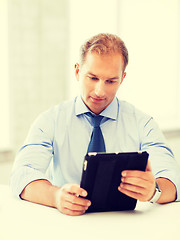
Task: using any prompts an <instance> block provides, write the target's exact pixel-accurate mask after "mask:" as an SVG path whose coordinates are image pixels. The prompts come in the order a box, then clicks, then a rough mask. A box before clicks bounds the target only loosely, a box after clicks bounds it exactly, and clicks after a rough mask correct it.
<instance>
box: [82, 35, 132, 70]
mask: <svg viewBox="0 0 180 240" xmlns="http://www.w3.org/2000/svg"><path fill="white" fill-rule="evenodd" d="M88 53H96V54H99V55H109V54H113V53H119V54H121V55H122V57H123V62H124V68H123V72H124V71H125V68H126V66H127V64H128V60H129V57H128V50H127V48H126V46H125V44H124V42H123V41H122V39H120V37H118V36H117V35H114V34H109V33H100V34H98V35H95V36H93V37H91V38H90V39H89V40H87V41H86V42H85V43H84V44H83V45H82V46H81V49H80V63H81V64H83V63H84V62H85V60H86V56H87V54H88Z"/></svg>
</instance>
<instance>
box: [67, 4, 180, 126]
mask: <svg viewBox="0 0 180 240" xmlns="http://www.w3.org/2000/svg"><path fill="white" fill-rule="evenodd" d="M179 16H180V4H179V1H178V0H173V1H172V0H166V1H162V0H152V1H149V0H136V1H134V0H117V1H115V0H114V1H108V0H107V1H103V0H99V1H96V0H92V1H90V2H89V5H87V1H83V0H76V1H73V0H71V1H70V43H69V44H70V66H69V67H70V76H69V78H70V81H69V83H70V90H69V96H70V97H72V96H74V95H76V94H77V89H78V88H77V86H76V80H75V77H74V72H73V64H74V63H75V62H76V61H77V59H76V57H77V56H78V50H79V47H80V45H79V44H82V42H83V41H85V40H86V38H87V37H89V36H92V35H94V34H96V33H99V32H111V33H115V34H118V35H119V36H120V37H121V38H122V39H123V40H124V42H125V43H126V45H127V48H128V50H129V55H130V62H129V65H128V68H127V77H126V78H125V79H124V82H123V84H122V86H121V87H120V89H119V92H118V97H119V98H120V99H124V100H127V101H129V102H131V103H133V104H134V105H135V106H137V107H138V108H139V109H141V110H142V111H144V112H146V113H148V114H150V115H152V116H153V117H154V118H155V120H156V121H157V122H158V123H159V125H160V127H161V129H163V130H173V129H177V128H180V94H179V92H180V70H179V69H180V57H179V56H180V47H179V42H180V17H179Z"/></svg>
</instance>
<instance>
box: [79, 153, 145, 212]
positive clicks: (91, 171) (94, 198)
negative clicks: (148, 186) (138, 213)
mask: <svg viewBox="0 0 180 240" xmlns="http://www.w3.org/2000/svg"><path fill="white" fill-rule="evenodd" d="M147 160H148V153H147V152H124V153H88V154H87V155H86V156H85V158H84V164H83V171H82V177H81V183H80V186H81V187H82V188H84V189H85V190H86V191H87V192H88V195H87V197H86V198H87V199H89V200H90V201H91V206H90V207H89V208H88V210H87V211H86V212H105V211H123V210H134V209H135V207H136V203H137V200H136V199H134V198H131V197H128V196H127V195H125V194H123V193H121V192H120V191H119V190H118V186H119V185H120V183H121V172H122V171H123V170H141V171H145V169H146V165H147Z"/></svg>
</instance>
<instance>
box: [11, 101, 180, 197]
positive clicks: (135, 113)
mask: <svg viewBox="0 0 180 240" xmlns="http://www.w3.org/2000/svg"><path fill="white" fill-rule="evenodd" d="M86 112H89V109H88V108H87V107H86V105H85V104H84V102H83V101H82V99H81V97H76V98H75V99H74V100H72V101H68V102H64V103H61V104H59V105H57V106H55V107H54V108H52V109H50V110H48V111H46V112H44V113H42V114H41V115H40V116H39V117H38V119H37V120H36V121H35V122H34V124H33V125H32V127H31V129H30V131H29V134H28V136H27V139H26V141H25V143H24V145H23V146H22V148H21V149H20V150H19V152H18V153H17V156H16V160H15V164H14V169H13V172H12V175H11V181H10V183H11V188H12V190H13V193H14V194H15V196H17V197H19V195H20V193H21V192H22V190H23V189H24V187H25V186H26V185H27V184H28V183H30V182H32V181H34V180H37V179H47V180H49V181H50V182H51V183H52V184H54V185H56V186H62V185H64V184H66V183H78V184H79V183H80V179H81V173H82V166H83V160H84V156H85V154H86V152H87V148H88V144H89V141H90V137H91V133H92V128H93V127H92V123H91V119H90V117H88V116H87V115H86V114H84V113H86ZM100 115H102V116H104V118H103V120H102V122H101V130H102V133H103V136H104V141H105V145H106V152H136V151H147V152H148V153H149V159H150V163H151V167H152V171H153V174H154V176H155V177H156V178H158V177H164V178H167V179H169V180H171V181H172V182H173V183H174V184H175V186H176V188H177V200H180V194H179V193H180V170H179V167H178V164H177V162H176V161H175V159H174V156H173V153H172V151H171V150H170V148H169V147H168V145H167V144H166V141H165V138H164V136H163V134H162V132H161V131H160V129H159V128H158V126H157V124H156V123H155V121H154V120H153V118H152V117H150V116H148V115H146V114H144V113H142V112H141V111H139V110H137V109H136V108H135V107H134V106H133V105H131V104H129V103H127V102H124V101H119V100H118V99H117V98H116V97H115V98H114V100H113V101H112V103H111V104H110V105H109V106H108V107H107V108H106V109H105V110H104V111H103V112H101V114H100Z"/></svg>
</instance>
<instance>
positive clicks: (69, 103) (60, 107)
mask: <svg viewBox="0 0 180 240" xmlns="http://www.w3.org/2000/svg"><path fill="white" fill-rule="evenodd" d="M74 104H75V99H72V100H66V101H63V102H61V103H59V104H56V105H54V106H52V107H50V108H49V109H48V110H46V111H45V112H44V113H47V114H49V113H51V114H53V115H56V114H59V113H61V112H67V113H68V112H69V110H70V109H73V108H74Z"/></svg>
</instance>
